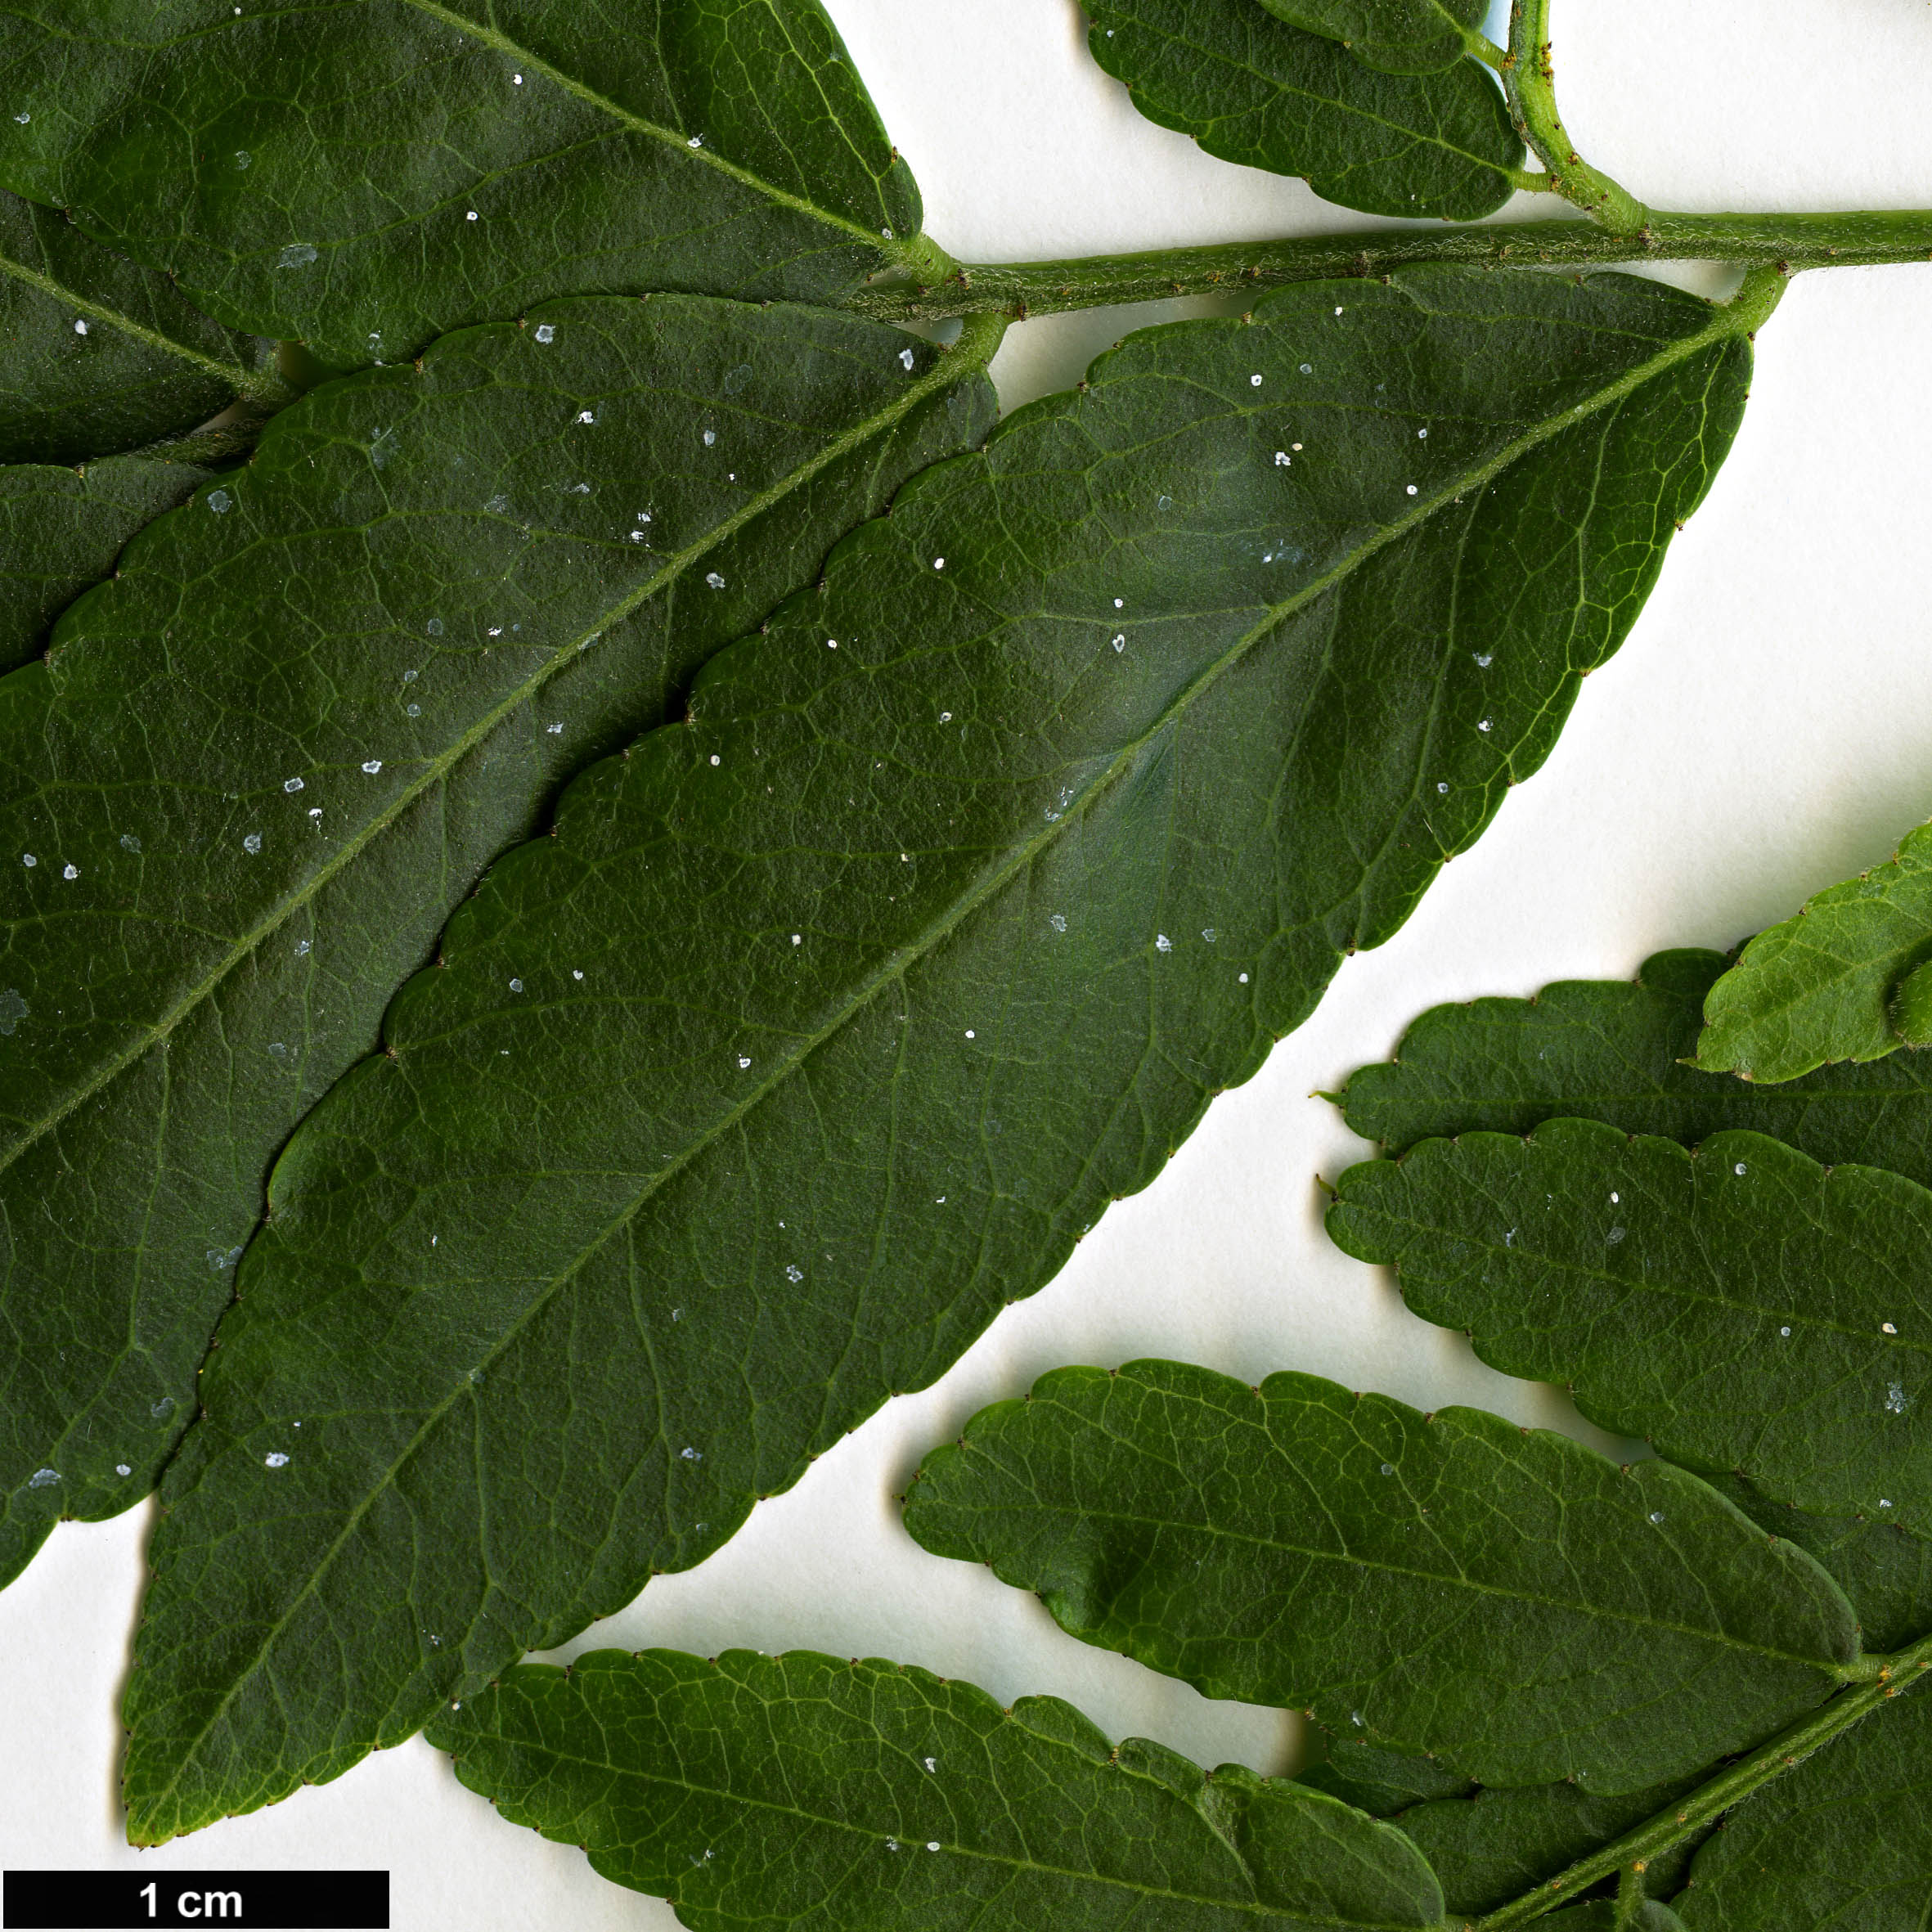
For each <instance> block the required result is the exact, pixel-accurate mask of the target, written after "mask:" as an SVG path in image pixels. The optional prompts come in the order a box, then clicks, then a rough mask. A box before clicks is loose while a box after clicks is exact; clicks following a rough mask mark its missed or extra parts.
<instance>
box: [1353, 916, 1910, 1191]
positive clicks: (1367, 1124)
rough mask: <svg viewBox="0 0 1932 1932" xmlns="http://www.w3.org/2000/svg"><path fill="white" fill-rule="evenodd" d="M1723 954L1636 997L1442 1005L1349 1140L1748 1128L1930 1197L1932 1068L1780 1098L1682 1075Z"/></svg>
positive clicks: (1842, 1074) (1678, 971)
mask: <svg viewBox="0 0 1932 1932" xmlns="http://www.w3.org/2000/svg"><path fill="white" fill-rule="evenodd" d="M1728 964H1730V962H1729V961H1728V959H1726V958H1725V956H1724V955H1723V954H1722V953H1714V952H1702V951H1683V952H1668V953H1659V954H1657V955H1655V956H1654V957H1653V958H1651V959H1647V960H1645V961H1644V963H1643V966H1642V970H1641V972H1640V973H1638V979H1637V982H1636V984H1635V985H1631V984H1629V982H1625V981H1621V980H1565V981H1560V982H1557V984H1556V985H1554V986H1545V987H1544V988H1543V991H1541V992H1540V993H1539V994H1538V995H1536V996H1535V998H1534V999H1533V1000H1472V1001H1471V1002H1470V1003H1469V1004H1467V1005H1458V1006H1438V1007H1436V1008H1433V1009H1431V1011H1429V1012H1427V1013H1424V1014H1423V1015H1422V1017H1421V1018H1419V1019H1418V1020H1417V1021H1416V1022H1415V1023H1414V1024H1413V1026H1412V1027H1410V1028H1409V1031H1408V1032H1407V1034H1405V1035H1404V1037H1403V1040H1402V1044H1401V1045H1400V1048H1398V1049H1397V1050H1396V1054H1395V1058H1394V1059H1393V1060H1392V1061H1391V1062H1388V1063H1384V1064H1382V1065H1379V1066H1372V1067H1360V1068H1359V1069H1357V1071H1356V1072H1354V1073H1352V1074H1351V1075H1350V1076H1349V1081H1348V1086H1347V1090H1346V1092H1345V1093H1344V1094H1341V1096H1340V1099H1341V1104H1342V1108H1343V1112H1344V1113H1345V1114H1346V1117H1347V1120H1348V1124H1349V1126H1350V1128H1351V1129H1352V1130H1354V1131H1355V1133H1357V1134H1360V1135H1361V1136H1362V1137H1363V1138H1364V1139H1367V1140H1378V1141H1380V1142H1382V1144H1383V1145H1384V1146H1385V1147H1386V1148H1387V1150H1388V1151H1389V1152H1391V1153H1401V1152H1404V1150H1405V1149H1406V1148H1410V1147H1413V1145H1414V1144H1415V1143H1417V1142H1418V1141H1420V1140H1428V1139H1435V1138H1436V1137H1437V1136H1439V1135H1444V1134H1466V1133H1469V1132H1471V1131H1473V1130H1477V1129H1490V1130H1494V1131H1496V1132H1498V1133H1506V1134H1527V1133H1528V1132H1529V1131H1530V1129H1531V1128H1532V1127H1535V1126H1540V1125H1541V1124H1542V1123H1543V1121H1547V1120H1552V1119H1555V1118H1558V1117H1562V1116H1566V1115H1579V1114H1582V1115H1588V1116H1589V1117H1591V1118H1592V1119H1595V1120H1602V1121H1609V1122H1610V1123H1611V1126H1615V1127H1621V1128H1622V1129H1623V1130H1624V1132H1625V1133H1626V1134H1662V1135H1664V1136H1665V1139H1669V1140H1681V1141H1683V1142H1684V1143H1687V1144H1691V1143H1696V1142H1697V1141H1700V1140H1702V1139H1705V1137H1706V1136H1707V1135H1709V1134H1715V1133H1717V1132H1718V1131H1719V1130H1720V1129H1723V1128H1725V1127H1751V1128H1755V1129H1756V1130H1757V1131H1758V1132H1759V1133H1761V1134H1769V1135H1771V1137H1772V1139H1776V1140H1781V1141H1784V1142H1786V1143H1787V1144H1789V1145H1790V1146H1792V1147H1795V1148H1799V1149H1800V1150H1801V1151H1802V1152H1805V1153H1808V1154H1809V1155H1810V1156H1811V1157H1812V1158H1813V1160H1814V1161H1824V1162H1826V1164H1827V1165H1831V1164H1835V1163H1837V1162H1840V1161H1858V1162H1860V1163H1862V1165H1864V1166H1870V1167H1889V1168H1890V1169H1892V1170H1894V1172H1895V1173H1898V1174H1903V1175H1906V1176H1907V1178H1908V1179H1912V1180H1916V1181H1920V1182H1922V1183H1924V1184H1926V1185H1929V1186H1932V1064H1928V1063H1927V1062H1925V1060H1922V1059H1921V1058H1919V1057H1918V1056H1917V1055H1916V1054H1896V1055H1894V1057H1893V1058H1889V1059H1885V1060H1875V1061H1871V1062H1869V1063H1866V1064H1864V1065H1861V1066H1847V1065H1840V1066H1835V1067H1820V1068H1817V1069H1816V1070H1814V1071H1813V1072H1810V1073H1807V1074H1805V1075H1804V1076H1801V1077H1800V1078H1799V1079H1797V1080H1795V1081H1790V1082H1788V1083H1787V1084H1786V1085H1778V1086H1770V1085H1765V1084H1764V1083H1763V1082H1762V1081H1755V1082H1746V1081H1739V1080H1735V1079H1733V1078H1732V1077H1731V1076H1729V1075H1728V1074H1720V1073H1701V1072H1698V1071H1697V1070H1696V1068H1695V1067H1688V1066H1686V1065H1685V1064H1684V1062H1685V1061H1686V1060H1687V1059H1688V1058H1689V1057H1690V1056H1691V1054H1692V1053H1694V1052H1695V1050H1696V1043H1697V1031H1698V1029H1699V1027H1701V1025H1702V1024H1703V1010H1704V996H1705V993H1706V992H1707V991H1709V990H1710V985H1711V982H1713V981H1714V980H1715V979H1716V978H1717V977H1718V976H1719V974H1720V973H1723V971H1724V969H1725V968H1726V967H1727V966H1728Z"/></svg>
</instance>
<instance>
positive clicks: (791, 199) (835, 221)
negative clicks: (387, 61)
mask: <svg viewBox="0 0 1932 1932" xmlns="http://www.w3.org/2000/svg"><path fill="white" fill-rule="evenodd" d="M403 4H404V5H405V6H408V7H414V8H416V11H418V12H419V13H426V14H428V15H429V16H430V18H431V19H432V20H441V21H442V22H443V25H445V26H447V27H453V28H455V29H456V30H457V31H458V32H459V33H462V34H469V35H470V37H471V38H474V39H476V40H479V41H481V42H482V43H483V44H484V46H486V47H493V48H495V49H496V52H498V53H501V54H506V55H509V56H511V57H512V58H513V59H514V60H516V61H520V62H521V63H522V64H523V66H524V67H525V68H526V69H527V70H528V71H530V72H531V73H533V74H541V75H543V77H544V78H545V79H546V80H549V81H551V82H553V83H555V85H556V86H558V87H559V88H563V89H564V92H567V93H568V94H571V95H573V96H574V97H576V98H577V100H579V101H582V102H584V104H585V105H586V106H590V107H594V108H595V109H597V110H599V112H600V113H603V114H607V115H609V116H610V118H611V119H613V120H614V121H616V122H617V123H618V124H619V125H620V126H621V127H625V128H629V129H631V132H632V133H637V134H648V135H649V136H650V137H651V138H652V139H653V140H655V141H659V142H663V144H664V145H665V146H667V147H672V148H676V150H677V151H678V152H679V153H680V154H681V155H685V157H686V158H687V159H688V160H696V161H701V162H703V164H705V165H706V166H707V167H709V168H716V169H717V171H718V172H719V173H721V174H725V175H728V176H730V178H731V179H732V180H734V181H735V182H739V183H741V184H742V185H744V186H747V187H750V188H753V189H755V190H756V191H757V192H758V193H759V194H761V195H764V196H765V197H766V199H767V200H771V201H775V202H776V203H778V204H779V205H780V206H781V207H784V208H789V209H792V210H793V212H794V213H799V214H803V215H807V216H809V217H811V218H812V219H813V220H815V221H820V222H824V223H825V225H826V226H827V227H833V228H842V229H843V230H844V231H846V232H847V234H848V235H852V236H856V237H857V238H858V239H859V240H861V241H863V242H865V244H866V245H868V246H869V247H870V248H872V249H876V250H878V253H880V254H891V253H895V252H896V251H894V250H892V249H887V248H885V247H882V246H881V244H882V243H883V242H884V240H885V237H884V236H882V235H875V234H874V233H873V232H872V231H871V230H870V229H869V228H866V227H861V226H860V224H859V223H858V222H855V221H853V220H852V219H851V217H850V216H847V215H842V214H836V213H833V211H832V210H831V209H825V208H821V207H820V206H819V204H817V203H816V202H815V201H808V200H806V199H805V197H804V196H803V195H794V194H793V193H792V192H791V191H790V190H789V189H786V188H781V187H780V186H778V185H777V183H776V182H769V181H766V179H765V177H763V176H762V175H761V174H754V173H753V172H752V170H751V169H750V168H744V167H740V166H739V164H738V163H737V162H735V161H728V160H726V159H725V157H724V156H723V155H720V154H716V153H714V152H713V151H712V150H711V149H710V148H708V147H693V146H691V144H690V136H689V135H686V134H681V133H679V132H678V131H677V130H676V128H667V127H664V126H663V125H661V124H659V123H658V122H656V121H653V120H649V119H646V118H645V116H644V115H640V114H636V113H634V112H632V110H631V109H629V108H627V107H622V106H619V105H618V103H617V102H616V101H613V100H612V99H611V98H610V97H609V96H608V95H606V94H600V93H599V92H597V90H596V89H595V88H592V87H590V86H588V85H587V84H586V83H584V82H582V81H580V80H577V79H575V78H573V76H572V75H570V74H566V73H564V70H562V69H561V68H559V67H558V66H556V65H554V64H553V63H552V62H550V61H546V59H545V58H544V57H543V56H541V54H535V53H532V52H531V51H530V50H529V49H528V47H522V46H519V44H518V43H517V42H515V41H514V40H513V39H511V38H510V36H509V35H508V34H505V33H503V32H501V30H500V29H497V28H496V27H489V26H484V25H482V24H481V23H479V21H476V20H471V19H470V18H468V17H467V16H465V15H462V14H460V13H457V12H455V11H452V9H451V8H449V7H444V6H442V5H439V4H438V0H403ZM807 70H808V71H810V68H809V65H807ZM816 78H817V77H816V75H814V79H815V80H816ZM833 124H834V125H835V126H837V127H838V130H839V133H840V135H841V137H845V132H846V131H845V126H844V123H843V122H842V120H839V119H836V117H835V118H834V123H833ZM847 146H850V141H849V137H847ZM866 172H867V173H868V174H870V173H871V170H870V169H869V168H868V169H867V170H866ZM872 179H873V180H874V182H877V181H878V177H877V176H876V175H873V176H872ZM900 239H901V238H900V237H899V236H894V237H893V240H894V241H895V242H896V241H898V240H900Z"/></svg>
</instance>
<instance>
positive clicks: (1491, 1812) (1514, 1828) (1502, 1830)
mask: <svg viewBox="0 0 1932 1932" xmlns="http://www.w3.org/2000/svg"><path fill="white" fill-rule="evenodd" d="M1700 1781H1701V1780H1699V1779H1697V1778H1696V1777H1692V1778H1690V1779H1674V1780H1672V1781H1670V1782H1669V1783H1668V1784H1661V1785H1653V1786H1650V1787H1649V1788H1648V1789H1647V1790H1639V1791H1627V1792H1624V1793H1623V1794H1622V1795H1620V1796H1617V1797H1614V1798H1610V1797H1604V1796H1602V1795H1600V1794H1598V1793H1597V1792H1595V1791H1591V1790H1586V1789H1585V1788H1584V1786H1581V1785H1575V1784H1567V1783H1566V1784H1554V1785H1529V1786H1522V1787H1521V1788H1519V1789H1517V1790H1507V1791H1484V1792H1481V1793H1480V1794H1479V1795H1477V1796H1476V1797H1473V1798H1449V1799H1438V1800H1436V1801H1435V1802H1433V1803H1431V1804H1418V1805H1413V1806H1412V1807H1411V1808H1409V1810H1407V1811H1404V1812H1402V1813H1399V1814H1398V1815H1397V1816H1396V1817H1395V1818H1394V1819H1393V1820H1392V1821H1391V1822H1393V1823H1395V1824H1396V1825H1398V1826H1400V1827H1401V1829H1402V1831H1403V1833H1404V1835H1405V1836H1406V1837H1408V1838H1409V1840H1411V1842H1412V1843H1413V1844H1415V1846H1416V1847H1417V1849H1418V1850H1420V1851H1421V1853H1422V1856H1423V1857H1424V1858H1427V1860H1428V1862H1429V1865H1430V1868H1431V1870H1432V1871H1434V1872H1435V1874H1436V1877H1437V1878H1438V1879H1440V1880H1441V1881H1442V1895H1443V1897H1444V1898H1445V1900H1446V1901H1447V1902H1448V1905H1449V1911H1450V1912H1452V1913H1461V1914H1465V1915H1467V1916H1470V1917H1477V1916H1480V1915H1481V1914H1482V1913H1484V1912H1494V1911H1496V1910H1497V1909H1498V1907H1502V1906H1504V1905H1507V1904H1508V1903H1509V1902H1510V1900H1511V1899H1512V1898H1519V1897H1521V1895H1522V1894H1524V1893H1525V1892H1533V1891H1534V1890H1535V1889H1536V1888H1537V1887H1538V1886H1539V1885H1543V1884H1546V1883H1547V1882H1548V1880H1550V1879H1552V1878H1554V1877H1556V1876H1557V1875H1558V1874H1559V1873H1561V1872H1562V1871H1564V1870H1566V1868H1567V1867H1569V1866H1570V1865H1571V1864H1573V1863H1575V1861H1576V1860H1578V1859H1579V1858H1584V1857H1585V1856H1586V1855H1587V1854H1588V1853H1591V1852H1593V1851H1595V1850H1596V1849H1597V1848H1598V1847H1599V1846H1601V1845H1606V1844H1610V1843H1611V1841H1612V1840H1615V1839H1617V1838H1620V1837H1621V1836H1622V1835H1624V1832H1626V1831H1629V1830H1630V1829H1631V1828H1632V1826H1636V1825H1641V1824H1642V1822H1644V1820H1645V1819H1646V1818H1648V1817H1651V1816H1652V1815H1653V1814H1654V1813H1657V1812H1660V1811H1661V1810H1663V1808H1665V1805H1667V1804H1669V1803H1670V1802H1671V1801H1672V1800H1673V1799H1675V1798H1677V1797H1678V1795H1680V1794H1682V1793H1683V1792H1684V1791H1686V1790H1689V1789H1691V1788H1692V1786H1694V1785H1696V1784H1697V1783H1699V1782H1700ZM1694 1849H1695V1844H1694V1842H1693V1844H1692V1845H1691V1846H1690V1847H1687V1848H1686V1849H1683V1850H1681V1851H1678V1852H1674V1853H1669V1854H1666V1855H1665V1856H1663V1857H1659V1858H1651V1860H1650V1861H1649V1867H1650V1869H1648V1870H1647V1871H1646V1872H1645V1873H1644V1880H1645V1883H1646V1885H1647V1886H1648V1888H1649V1889H1650V1890H1651V1893H1652V1894H1653V1895H1656V1894H1668V1893H1669V1892H1673V1891H1674V1890H1676V1889H1677V1888H1678V1886H1679V1885H1682V1884H1683V1871H1684V1867H1686V1866H1687V1864H1688V1863H1689V1862H1690V1857H1691V1852H1692V1850H1694Z"/></svg>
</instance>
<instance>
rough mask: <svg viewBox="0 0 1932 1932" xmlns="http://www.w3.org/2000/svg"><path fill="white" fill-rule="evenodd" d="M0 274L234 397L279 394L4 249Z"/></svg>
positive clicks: (278, 388)
mask: <svg viewBox="0 0 1932 1932" xmlns="http://www.w3.org/2000/svg"><path fill="white" fill-rule="evenodd" d="M130 266H131V265H130ZM0 275H8V276H12V277H13V279H14V280H15V281H21V282H25V284H26V285H28V287H29V288H32V289H38V290H39V291H40V293H41V294H43V295H47V296H49V297H51V298H52V299H53V300H55V301H56V302H59V303H61V304H62V305H63V306H64V307H67V308H74V309H76V310H79V312H81V313H82V314H83V315H85V316H90V317H97V319H99V320H100V321H104V322H106V324H107V325H108V326H109V327H110V328H113V329H118V330H120V332H121V333H122V334H123V335H128V336H131V337H132V338H133V339H134V340H135V341H137V342H138V343H141V344H143V345H144V346H145V347H146V348H151V349H155V350H158V351H159V352H160V353H162V354H164V355H168V356H173V357H176V358H177V359H178V360H179V361H181V362H187V363H191V364H192V365H193V366H195V368H197V369H200V371H203V372H204V374H206V375H211V376H213V377H215V378H216V379H217V380H219V381H221V382H223V383H225V384H227V385H228V387H229V388H230V389H232V390H234V391H235V393H236V394H237V395H243V396H249V397H252V398H268V397H271V396H275V395H279V394H280V393H282V385H281V383H280V382H263V381H261V380H258V377H257V376H256V375H255V372H254V371H253V370H250V369H248V368H245V366H243V365H242V364H240V363H239V362H222V361H221V360H219V359H218V357H213V356H209V355H204V353H202V352H201V351H200V349H195V348H189V347H188V346H187V344H186V343H182V342H177V341H176V340H175V339H173V337H172V336H169V335H163V334H162V333H161V332H160V330H158V329H151V328H149V327H148V326H146V324H145V323H142V322H137V321H135V320H134V318H133V317H132V316H130V315H127V314H124V313H123V312H122V311H121V310H119V309H118V308H114V307H112V306H111V305H110V304H108V303H103V302H101V300H100V299H99V298H98V297H97V296H93V295H85V294H81V293H79V291H78V290H74V289H70V288H69V287H68V286H67V285H66V284H65V282H62V281H56V279H55V278H54V277H53V276H51V275H44V274H43V273H41V272H40V271H38V269H34V268H29V267H28V266H27V264H26V263H25V262H20V261H16V259H15V258H13V257H12V256H11V255H10V254H7V253H6V252H5V251H4V250H0Z"/></svg>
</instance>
